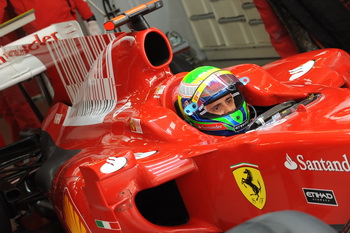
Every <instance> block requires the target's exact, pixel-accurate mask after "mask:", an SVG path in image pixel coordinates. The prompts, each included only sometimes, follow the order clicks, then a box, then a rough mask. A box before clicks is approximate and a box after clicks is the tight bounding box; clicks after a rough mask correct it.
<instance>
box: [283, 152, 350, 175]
mask: <svg viewBox="0 0 350 233" xmlns="http://www.w3.org/2000/svg"><path fill="white" fill-rule="evenodd" d="M284 166H285V167H286V168H288V169H289V170H297V169H300V170H303V171H306V170H309V171H330V172H350V163H349V160H348V157H347V155H346V154H344V155H343V156H342V157H341V158H339V159H335V160H326V159H323V158H320V159H315V160H308V159H305V158H304V156H303V155H297V156H296V159H295V160H293V159H292V158H291V157H290V156H289V155H288V154H286V161H285V162H284Z"/></svg>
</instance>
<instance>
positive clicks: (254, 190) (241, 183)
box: [230, 163, 266, 210]
mask: <svg viewBox="0 0 350 233" xmlns="http://www.w3.org/2000/svg"><path fill="white" fill-rule="evenodd" d="M230 168H231V171H232V174H233V177H234V178H235V180H236V183H237V186H238V188H239V189H240V190H241V192H242V193H243V195H244V197H245V198H247V200H248V201H249V202H250V203H252V204H253V205H254V206H255V207H256V208H258V209H260V210H261V209H263V208H264V206H265V203H266V189H265V184H264V180H263V178H262V176H261V173H260V171H259V168H258V165H255V164H250V163H239V164H236V165H232V166H230Z"/></svg>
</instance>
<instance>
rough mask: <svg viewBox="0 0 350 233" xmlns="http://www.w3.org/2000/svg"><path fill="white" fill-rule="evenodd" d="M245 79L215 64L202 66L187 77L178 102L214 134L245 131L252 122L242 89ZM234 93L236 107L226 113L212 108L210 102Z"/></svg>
mask: <svg viewBox="0 0 350 233" xmlns="http://www.w3.org/2000/svg"><path fill="white" fill-rule="evenodd" d="M238 85H242V83H241V82H240V81H239V80H238V79H237V78H236V77H235V76H234V75H233V74H232V73H231V72H229V71H227V70H222V69H219V68H216V67H212V66H202V67H198V68H196V69H194V70H192V71H191V72H189V73H188V74H186V76H185V77H184V78H183V80H182V81H181V83H180V86H179V94H178V100H177V101H178V106H179V110H180V112H181V114H182V116H183V117H184V118H185V119H186V121H188V122H189V123H190V124H191V125H193V126H194V127H196V128H197V129H199V130H201V131H203V132H205V133H207V134H211V135H217V136H231V135H234V134H239V133H243V132H245V130H246V127H247V125H248V123H249V110H248V106H247V103H246V102H245V100H244V97H243V95H242V94H241V92H240V90H239V89H238ZM228 94H230V95H231V96H232V97H233V99H234V102H235V105H236V108H235V109H234V110H233V111H230V112H228V113H226V114H223V115H216V114H213V113H210V112H208V110H207V108H206V106H207V105H208V104H210V103H213V102H215V101H217V100H219V99H220V98H222V97H224V96H227V95H228Z"/></svg>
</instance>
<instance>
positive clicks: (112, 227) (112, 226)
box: [95, 220, 120, 230]
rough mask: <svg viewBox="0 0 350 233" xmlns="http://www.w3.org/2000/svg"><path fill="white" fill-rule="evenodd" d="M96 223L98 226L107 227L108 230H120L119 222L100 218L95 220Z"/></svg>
mask: <svg viewBox="0 0 350 233" xmlns="http://www.w3.org/2000/svg"><path fill="white" fill-rule="evenodd" d="M95 222H96V225H97V226H98V227H99V228H103V229H108V230H120V225H119V222H108V221H102V220H95Z"/></svg>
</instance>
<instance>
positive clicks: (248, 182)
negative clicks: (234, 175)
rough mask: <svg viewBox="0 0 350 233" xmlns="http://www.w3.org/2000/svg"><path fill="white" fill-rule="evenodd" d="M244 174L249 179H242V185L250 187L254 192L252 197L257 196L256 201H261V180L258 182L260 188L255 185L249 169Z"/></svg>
mask: <svg viewBox="0 0 350 233" xmlns="http://www.w3.org/2000/svg"><path fill="white" fill-rule="evenodd" d="M243 173H245V174H247V178H242V184H243V185H244V187H247V186H246V185H248V186H250V187H251V188H252V190H253V193H252V194H250V196H256V200H259V193H260V191H261V185H260V182H259V180H257V182H258V185H259V188H258V186H256V185H255V184H253V176H252V172H251V171H250V170H249V169H245V170H244V172H243Z"/></svg>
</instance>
